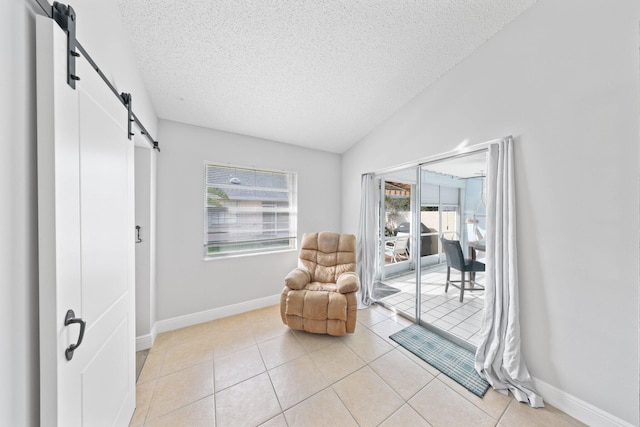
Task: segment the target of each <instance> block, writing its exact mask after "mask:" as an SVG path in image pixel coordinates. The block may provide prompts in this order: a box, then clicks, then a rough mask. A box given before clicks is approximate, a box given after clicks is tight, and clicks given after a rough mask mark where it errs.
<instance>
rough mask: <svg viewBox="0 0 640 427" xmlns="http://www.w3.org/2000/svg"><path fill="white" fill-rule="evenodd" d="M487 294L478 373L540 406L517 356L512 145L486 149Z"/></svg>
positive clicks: (504, 142) (509, 142)
mask: <svg viewBox="0 0 640 427" xmlns="http://www.w3.org/2000/svg"><path fill="white" fill-rule="evenodd" d="M486 243H487V252H486V266H487V267H486V273H485V274H486V276H485V277H486V286H485V288H486V290H485V303H484V308H485V309H484V315H483V319H482V328H481V331H480V334H481V343H480V345H479V346H478V350H477V351H476V370H477V371H478V373H480V375H482V376H484V377H485V378H486V379H487V381H488V382H489V384H491V386H492V387H493V388H494V389H495V390H497V391H499V392H501V393H504V394H507V392H508V391H511V393H513V395H514V397H515V398H516V399H518V401H520V402H527V401H528V402H529V404H530V405H531V406H532V407H534V408H537V407H542V406H544V402H543V401H542V397H541V396H540V395H539V394H538V393H537V391H536V390H535V386H534V384H533V380H532V379H531V375H529V370H528V369H527V366H526V364H525V361H524V358H523V356H522V353H521V351H520V321H519V318H518V313H519V307H518V263H517V254H516V200H515V176H514V171H513V140H512V139H511V138H507V139H505V140H502V141H500V142H499V143H497V144H492V145H490V146H489V165H488V171H487V238H486Z"/></svg>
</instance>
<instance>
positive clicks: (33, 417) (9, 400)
mask: <svg viewBox="0 0 640 427" xmlns="http://www.w3.org/2000/svg"><path fill="white" fill-rule="evenodd" d="M2 6H3V8H2V10H3V12H4V13H5V14H6V16H7V17H10V18H9V19H6V20H5V22H4V23H3V25H1V26H0V40H2V41H3V42H2V43H0V58H2V65H1V66H0V94H2V96H1V97H0V206H1V208H0V236H2V239H0V340H1V341H2V343H3V344H2V351H0V378H1V379H2V381H0V425H3V426H5V425H6V426H35V425H38V424H39V417H40V413H39V405H40V402H39V356H38V354H39V348H38V235H37V228H38V227H37V225H38V224H37V180H36V176H37V175H36V173H37V169H36V137H37V134H36V116H35V113H36V84H35V61H36V59H35V15H36V14H39V13H40V12H39V9H38V7H37V6H36V5H35V2H33V1H31V0H3V1H2ZM73 7H74V9H75V10H76V12H77V13H78V29H77V31H78V39H79V40H80V41H81V43H82V44H83V46H84V47H85V48H86V49H87V50H88V51H89V53H90V54H91V55H92V56H95V57H94V59H95V60H96V61H97V62H98V65H100V67H101V68H103V70H104V71H105V73H106V75H107V76H108V77H109V78H111V79H112V81H113V82H114V84H115V85H116V87H118V88H119V89H120V90H121V91H125V92H131V93H132V94H133V96H134V110H135V111H136V114H137V115H139V117H140V118H141V120H142V121H143V123H144V124H145V126H147V128H148V129H149V131H150V132H152V134H153V135H154V136H155V134H156V117H155V113H154V111H153V109H152V108H151V107H150V103H149V101H148V99H147V97H146V94H145V89H144V86H143V85H142V83H141V81H140V79H139V78H138V75H137V71H136V69H135V65H134V63H133V61H132V58H133V55H132V53H131V52H129V50H128V46H127V43H126V40H125V39H124V36H122V35H121V34H122V33H121V32H119V31H118V26H119V25H120V24H119V19H117V16H118V15H117V11H116V10H115V5H113V4H112V2H95V1H90V0H75V1H74V2H73ZM80 84H81V82H80Z"/></svg>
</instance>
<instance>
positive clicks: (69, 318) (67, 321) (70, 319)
mask: <svg viewBox="0 0 640 427" xmlns="http://www.w3.org/2000/svg"><path fill="white" fill-rule="evenodd" d="M72 323H79V324H80V335H79V336H78V342H76V343H75V344H71V345H70V346H69V347H67V349H66V350H65V351H64V355H65V356H66V357H67V360H71V359H73V352H74V351H75V350H76V349H77V348H78V347H80V344H82V338H84V328H85V327H86V326H87V322H85V321H84V320H82V319H81V318H80V317H76V314H75V313H74V312H73V310H69V311H67V315H66V316H65V318H64V326H69V325H71V324H72Z"/></svg>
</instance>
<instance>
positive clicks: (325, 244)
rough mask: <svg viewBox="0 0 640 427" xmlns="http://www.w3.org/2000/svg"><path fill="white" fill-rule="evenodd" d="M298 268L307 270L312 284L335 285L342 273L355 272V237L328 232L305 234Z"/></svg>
mask: <svg viewBox="0 0 640 427" xmlns="http://www.w3.org/2000/svg"><path fill="white" fill-rule="evenodd" d="M298 266H299V267H306V268H307V269H308V270H309V272H310V273H311V281H312V282H322V283H336V281H337V280H338V277H339V276H340V275H341V274H342V273H344V272H347V271H356V236H354V235H353V234H338V233H332V232H329V231H322V232H320V233H305V234H304V235H303V236H302V242H301V244H300V255H299V259H298Z"/></svg>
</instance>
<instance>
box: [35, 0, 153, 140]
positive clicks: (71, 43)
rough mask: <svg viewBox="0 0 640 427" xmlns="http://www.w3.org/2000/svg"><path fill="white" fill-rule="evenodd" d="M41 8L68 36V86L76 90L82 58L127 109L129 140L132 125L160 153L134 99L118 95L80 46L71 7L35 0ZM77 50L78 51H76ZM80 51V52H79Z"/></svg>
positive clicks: (126, 94) (74, 16)
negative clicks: (140, 117) (133, 106)
mask: <svg viewBox="0 0 640 427" xmlns="http://www.w3.org/2000/svg"><path fill="white" fill-rule="evenodd" d="M35 1H36V3H38V5H39V6H40V8H41V9H42V10H43V11H44V13H45V15H47V16H48V17H49V18H51V19H53V20H54V21H56V23H57V24H58V25H59V26H60V28H62V30H63V31H64V32H65V33H66V34H67V84H68V85H69V86H71V87H72V88H73V89H75V88H76V82H77V81H79V80H80V77H79V76H78V75H76V58H78V57H80V56H82V57H84V59H86V60H87V62H89V64H90V65H91V67H92V68H93V69H94V70H95V71H96V72H97V73H98V75H99V76H100V78H101V79H102V81H103V82H104V83H105V84H106V85H107V86H108V87H109V89H110V90H111V92H113V94H114V95H115V96H116V97H117V98H118V100H119V101H120V103H122V105H123V106H124V107H125V108H126V109H127V114H128V123H127V138H129V139H131V137H132V136H133V135H134V133H133V131H132V124H133V123H135V125H136V126H137V127H138V129H140V133H141V134H142V135H144V136H145V137H146V138H147V139H148V140H149V142H150V143H151V145H152V146H153V148H154V149H155V150H158V151H160V147H159V146H158V141H156V140H155V139H153V137H152V136H151V134H149V132H148V131H147V129H146V128H145V127H144V125H143V124H142V122H140V119H138V117H137V116H136V114H135V113H134V112H133V109H132V106H131V104H132V97H131V94H130V93H125V92H122V93H118V90H117V89H116V88H115V87H114V86H113V84H111V82H110V81H109V79H107V77H106V76H105V75H104V73H103V72H102V70H100V67H98V65H97V64H96V63H95V61H94V60H93V59H92V58H91V56H90V55H89V53H88V52H87V51H86V49H85V48H84V47H83V46H82V44H80V41H78V39H77V38H76V19H77V17H76V12H75V11H74V10H73V8H72V7H71V6H67V5H65V4H62V3H58V2H57V1H54V2H53V6H52V5H50V4H49V2H48V1H47V0H35ZM76 49H77V51H76ZM78 51H79V52H78Z"/></svg>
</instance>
